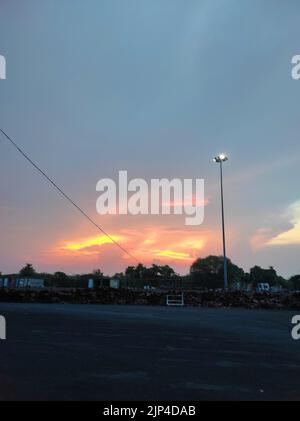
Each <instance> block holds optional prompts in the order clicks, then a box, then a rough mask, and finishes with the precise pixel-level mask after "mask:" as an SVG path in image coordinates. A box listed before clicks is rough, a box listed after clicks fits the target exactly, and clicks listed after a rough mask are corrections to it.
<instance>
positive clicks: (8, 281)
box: [0, 277, 45, 288]
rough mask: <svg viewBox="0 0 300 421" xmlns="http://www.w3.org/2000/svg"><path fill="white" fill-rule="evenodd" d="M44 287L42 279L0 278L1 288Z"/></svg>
mask: <svg viewBox="0 0 300 421" xmlns="http://www.w3.org/2000/svg"><path fill="white" fill-rule="evenodd" d="M44 286H45V281H44V279H36V278H14V277H2V278H0V287H1V288H44Z"/></svg>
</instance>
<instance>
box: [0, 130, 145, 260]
mask: <svg viewBox="0 0 300 421" xmlns="http://www.w3.org/2000/svg"><path fill="white" fill-rule="evenodd" d="M0 131H1V133H2V134H3V135H4V136H5V137H6V139H7V140H8V141H9V142H10V143H11V144H12V145H13V146H14V147H15V149H17V151H18V152H19V153H20V154H21V155H22V156H23V157H24V158H25V159H26V160H27V161H28V162H29V163H30V164H31V165H32V166H33V167H34V168H35V169H36V170H37V171H38V172H39V173H40V174H41V175H42V176H43V177H44V178H45V179H46V180H47V181H48V182H49V183H50V184H51V185H52V186H53V187H54V188H55V189H56V190H57V191H58V192H59V193H60V194H61V195H62V196H63V197H64V198H65V199H66V200H67V201H68V202H69V203H71V204H72V205H73V206H74V207H75V208H76V209H77V210H78V211H79V212H80V213H81V214H82V215H83V216H84V217H85V218H86V219H87V220H88V221H89V222H90V223H91V224H93V225H94V226H95V227H96V228H97V229H98V230H99V231H101V232H102V234H104V235H105V236H106V237H107V238H109V239H110V240H111V242H112V243H114V244H115V245H116V246H117V247H119V249H121V250H122V251H123V252H124V253H126V254H127V255H128V256H130V257H131V258H132V259H134V260H135V261H136V262H137V263H139V261H138V259H137V258H136V257H135V256H134V255H133V254H131V253H130V252H129V251H128V250H126V249H125V248H124V247H123V246H122V245H121V244H119V243H118V241H116V240H114V239H113V238H112V236H111V235H109V234H108V233H107V232H106V231H105V230H104V229H103V228H102V227H101V226H100V225H98V224H97V223H96V222H95V221H94V220H93V219H92V218H91V217H90V216H89V215H88V214H87V213H86V212H85V211H84V210H83V209H82V208H81V207H80V206H79V205H77V204H76V203H75V202H74V200H73V199H71V197H70V196H69V195H68V194H66V193H65V192H64V190H63V189H62V188H61V187H59V186H58V185H57V184H56V183H55V182H54V181H53V180H52V179H51V178H50V177H49V176H48V175H47V174H46V172H45V171H43V170H42V169H41V168H40V167H39V166H38V165H37V164H36V163H35V162H33V161H32V159H31V158H29V156H28V155H27V154H26V153H25V152H24V151H23V150H22V149H21V148H20V147H19V146H18V145H17V143H16V142H15V141H14V140H13V139H12V138H11V137H10V136H8V134H7V133H5V131H4V130H2V129H1V128H0Z"/></svg>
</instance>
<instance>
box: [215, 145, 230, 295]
mask: <svg viewBox="0 0 300 421" xmlns="http://www.w3.org/2000/svg"><path fill="white" fill-rule="evenodd" d="M227 160H228V157H227V155H225V154H224V153H221V154H219V155H217V156H216V157H215V158H214V162H216V163H218V164H220V181H221V207H222V236H223V257H224V289H225V290H226V289H227V288H228V271H227V258H226V239H225V221H224V199H223V162H225V161H227Z"/></svg>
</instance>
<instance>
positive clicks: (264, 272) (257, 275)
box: [250, 266, 279, 287]
mask: <svg viewBox="0 0 300 421" xmlns="http://www.w3.org/2000/svg"><path fill="white" fill-rule="evenodd" d="M250 280H251V282H252V284H253V286H255V287H256V286H257V284H260V283H268V284H269V285H271V286H273V285H277V283H278V281H279V277H278V275H277V272H276V270H275V269H274V268H273V266H270V267H269V268H268V269H263V268H262V267H260V266H254V267H253V268H251V269H250Z"/></svg>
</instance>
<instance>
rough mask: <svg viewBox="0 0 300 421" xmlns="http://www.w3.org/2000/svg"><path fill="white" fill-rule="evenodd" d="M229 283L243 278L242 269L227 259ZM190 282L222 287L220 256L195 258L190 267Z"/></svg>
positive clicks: (199, 285)
mask: <svg viewBox="0 0 300 421" xmlns="http://www.w3.org/2000/svg"><path fill="white" fill-rule="evenodd" d="M227 268H228V280H229V285H233V283H235V282H240V281H242V280H243V277H244V271H243V269H241V268H239V267H238V266H237V265H235V264H233V263H232V262H231V260H230V259H227ZM190 274H191V279H192V283H193V285H194V286H197V287H202V288H210V289H216V288H223V286H224V259H223V257H222V256H207V257H205V258H199V259H197V260H196V261H195V262H194V263H193V264H192V266H191V268H190Z"/></svg>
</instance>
